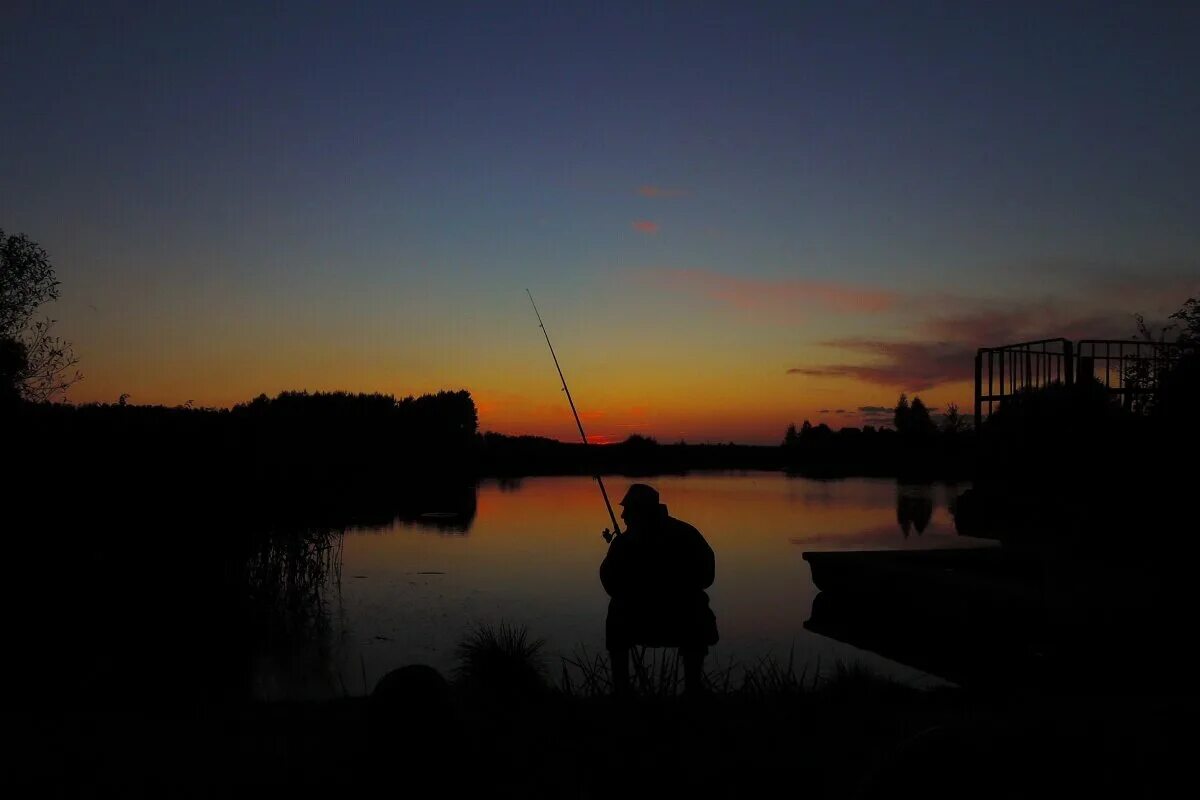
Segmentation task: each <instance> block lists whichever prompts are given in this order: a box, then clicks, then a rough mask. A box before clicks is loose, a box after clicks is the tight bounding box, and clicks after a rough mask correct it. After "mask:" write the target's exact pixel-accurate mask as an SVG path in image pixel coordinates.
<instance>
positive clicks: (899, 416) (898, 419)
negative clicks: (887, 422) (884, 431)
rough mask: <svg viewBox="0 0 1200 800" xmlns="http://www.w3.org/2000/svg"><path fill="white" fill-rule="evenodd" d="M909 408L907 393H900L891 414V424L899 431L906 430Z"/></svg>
mask: <svg viewBox="0 0 1200 800" xmlns="http://www.w3.org/2000/svg"><path fill="white" fill-rule="evenodd" d="M910 412H911V409H909V407H908V395H906V394H904V393H903V392H901V393H900V399H899V400H898V401H897V402H896V410H895V412H894V413H893V414H892V424H893V425H894V426H895V428H896V430H897V431H898V432H900V433H904V432H905V431H906V430H908V418H909V415H910Z"/></svg>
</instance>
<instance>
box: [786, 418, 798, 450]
mask: <svg viewBox="0 0 1200 800" xmlns="http://www.w3.org/2000/svg"><path fill="white" fill-rule="evenodd" d="M798 444H800V434H798V433H797V432H796V423H794V422H793V423H792V424H791V425H788V426H787V433H785V434H784V435H783V446H784V447H795V446H796V445H798Z"/></svg>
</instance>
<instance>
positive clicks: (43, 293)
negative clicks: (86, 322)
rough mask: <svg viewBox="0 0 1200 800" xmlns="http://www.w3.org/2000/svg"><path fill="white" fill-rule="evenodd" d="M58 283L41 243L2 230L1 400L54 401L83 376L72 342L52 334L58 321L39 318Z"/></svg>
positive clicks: (22, 235) (0, 246) (56, 294)
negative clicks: (79, 371)
mask: <svg viewBox="0 0 1200 800" xmlns="http://www.w3.org/2000/svg"><path fill="white" fill-rule="evenodd" d="M58 285H59V284H58V280H57V279H56V278H55V277H54V267H53V265H51V263H50V259H49V258H48V257H47V255H46V251H45V250H44V249H42V247H41V246H40V245H38V244H37V243H36V242H33V241H31V240H30V239H29V238H28V237H27V236H25V234H23V233H21V234H15V235H13V236H6V235H5V234H4V230H3V229H0V402H3V401H6V400H11V399H12V398H14V397H17V396H19V397H22V398H24V399H25V400H30V401H35V402H37V401H43V400H49V399H51V398H52V397H54V396H55V395H58V394H60V393H62V392H65V391H66V390H67V387H69V386H70V385H71V384H72V383H74V382H75V381H77V380H79V379H80V378H82V377H83V376H82V375H80V374H79V373H78V372H73V371H72V367H74V366H75V365H76V364H77V363H79V360H78V359H77V358H76V357H75V354H74V352H72V350H71V344H70V343H69V342H66V341H64V340H63V339H61V338H59V337H58V336H55V335H53V333H52V331H53V328H54V320H52V319H50V318H48V317H47V318H45V319H41V320H34V313H35V312H36V311H37V310H38V308H39V307H40V306H42V305H43V304H45V303H48V302H50V301H52V300H55V299H57V298H58Z"/></svg>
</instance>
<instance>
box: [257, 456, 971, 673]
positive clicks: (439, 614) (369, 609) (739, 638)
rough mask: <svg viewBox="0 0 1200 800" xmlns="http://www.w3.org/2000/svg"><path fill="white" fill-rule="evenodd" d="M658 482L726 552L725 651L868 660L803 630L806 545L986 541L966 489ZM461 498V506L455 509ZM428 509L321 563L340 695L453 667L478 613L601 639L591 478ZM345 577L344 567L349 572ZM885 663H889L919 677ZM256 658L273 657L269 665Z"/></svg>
mask: <svg viewBox="0 0 1200 800" xmlns="http://www.w3.org/2000/svg"><path fill="white" fill-rule="evenodd" d="M609 482H610V483H611V486H610V492H611V493H623V492H624V491H625V489H626V488H627V486H628V484H629V483H632V482H634V480H633V479H620V478H611V479H609ZM653 483H654V485H655V486H656V488H658V489H659V491H660V492H661V493H662V494H663V496H666V497H670V498H671V512H672V514H678V515H679V516H681V517H683V518H685V519H687V520H688V521H689V522H691V523H693V524H694V525H695V526H696V527H697V528H699V529H700V530H702V531H704V534H705V537H706V538H707V539H708V541H709V543H710V544H711V546H712V547H713V550H714V551H715V553H716V563H717V568H716V582H715V583H714V585H713V587H712V589H711V590H710V596H711V598H712V603H713V605H714V606H715V607H719V608H720V609H721V619H722V626H721V627H722V630H721V635H722V641H721V643H720V644H719V645H718V646H717V647H715V648H714V649H713V656H714V657H715V658H714V661H715V662H720V663H726V662H729V661H730V660H738V661H743V662H752V661H753V660H754V659H755V658H758V657H760V656H762V655H766V654H769V653H770V654H775V655H783V654H786V653H788V652H789V650H791V649H793V648H794V649H795V652H796V657H797V659H799V660H806V659H813V658H818V657H821V658H824V659H830V658H833V659H835V660H836V659H837V658H850V657H854V658H861V659H863V660H866V661H867V662H868V663H872V662H871V659H872V658H875V657H873V656H871V655H870V654H864V653H860V652H859V651H854V650H853V649H852V648H848V647H846V646H844V645H840V644H838V643H836V642H830V641H829V640H827V639H825V638H824V637H819V636H816V635H814V634H811V633H809V632H808V631H806V630H805V629H804V625H803V623H804V621H805V619H806V618H807V617H808V614H809V609H810V608H811V606H812V600H813V598H814V597H815V595H816V590H815V587H814V586H813V585H812V581H811V577H810V573H809V569H808V567H807V565H806V564H805V563H804V562H803V561H802V560H801V558H800V556H801V553H802V552H803V551H804V550H814V549H829V550H839V549H840V550H846V549H865V548H896V549H899V548H911V547H918V548H926V547H953V546H963V545H970V544H977V542H973V541H972V540H966V539H964V538H963V537H959V536H957V535H956V534H955V532H954V528H953V523H952V520H951V519H950V517H949V515H948V513H947V511H946V505H947V502H949V501H952V500H953V498H954V497H956V496H957V493H958V491H959V489H958V488H957V487H946V488H945V490H944V491H939V490H938V488H937V487H934V486H898V485H897V484H896V482H895V481H891V480H880V479H847V480H839V481H814V480H811V479H807V478H801V477H789V476H786V475H783V474H781V473H767V472H746V473H736V474H730V473H721V474H714V473H708V474H691V475H686V476H678V475H675V476H662V477H658V478H655V479H654V480H653ZM451 500H453V501H455V502H456V503H457V505H445V503H447V502H449V501H451ZM421 505H422V508H420V509H413V511H414V512H415V513H404V514H398V515H395V516H393V517H392V519H391V520H390V521H389V522H388V523H386V524H383V525H379V526H375V527H373V528H369V529H367V528H354V529H349V530H348V532H347V533H346V535H345V536H344V537H342V539H341V546H340V549H339V550H338V555H339V557H338V560H337V562H336V563H337V565H338V566H340V570H338V569H331V570H328V571H327V572H326V573H324V576H323V578H322V581H321V582H322V585H323V587H324V588H323V592H324V594H323V595H322V597H323V601H322V602H323V603H324V606H323V608H324V612H323V615H324V619H325V622H324V623H321V624H326V625H327V626H328V628H327V630H322V629H321V628H320V627H319V625H318V626H315V627H312V628H311V629H310V631H311V634H312V637H311V639H312V641H313V642H315V643H316V644H314V645H313V648H312V653H311V655H312V657H313V658H319V657H327V661H326V673H330V674H332V675H333V676H334V677H333V678H332V679H325V683H326V684H327V685H331V686H332V687H333V688H332V693H333V694H335V695H338V694H343V693H347V692H348V693H351V694H357V693H360V692H363V691H366V690H367V689H369V687H370V686H372V685H373V683H374V681H376V680H377V679H378V678H379V677H381V676H382V675H384V674H386V673H387V672H389V671H390V670H392V669H394V668H396V667H399V666H403V665H405V664H411V663H425V664H430V665H432V666H434V667H436V668H437V669H439V670H443V671H447V670H449V669H451V668H453V666H454V648H455V645H456V644H457V643H458V641H459V640H460V638H461V636H462V635H463V632H464V631H466V630H468V629H469V628H471V627H472V626H474V625H477V624H480V623H498V622H501V621H508V622H512V623H516V624H523V625H527V626H528V627H529V629H530V631H531V632H532V633H533V634H534V635H535V636H538V637H542V638H545V639H546V640H547V653H548V654H549V655H550V657H551V658H553V657H554V656H556V655H570V654H571V653H572V652H574V651H576V649H577V648H579V647H580V646H583V647H585V648H587V649H588V650H590V651H592V652H598V651H600V650H602V649H603V640H604V639H603V637H604V619H605V610H606V606H607V597H606V595H605V593H604V591H603V589H602V588H601V586H600V583H599V579H598V574H597V570H598V567H599V564H600V561H601V560H602V559H603V557H604V554H605V552H606V546H605V544H604V541H603V540H602V539H601V538H600V531H601V529H602V528H603V527H604V525H605V523H606V522H607V520H606V516H607V515H606V512H605V510H604V506H603V503H602V502H601V500H600V498H599V495H598V493H597V492H596V488H595V483H594V481H593V480H592V479H591V478H588V477H579V476H569V477H544V478H526V479H524V480H521V481H511V480H506V481H496V480H488V481H483V482H481V483H480V484H479V485H478V486H477V487H470V489H469V491H464V490H463V489H462V488H461V487H460V488H459V489H456V490H454V491H452V492H450V493H449V494H448V495H445V496H443V497H439V498H437V499H436V500H433V499H431V500H430V501H428V502H424V503H422V504H421ZM914 531H915V532H916V535H912V532H914ZM468 532H469V533H470V535H469V536H467V535H463V534H466V533H468ZM418 533H435V534H439V535H434V536H427V535H415V534H418ZM789 542H791V543H794V544H797V545H800V546H798V547H793V546H791V545H790V544H789ZM308 552H309V553H310V555H312V556H315V555H316V554H317V553H318V552H321V551H319V550H316V549H312V550H309V551H308ZM283 563H287V560H286V559H285V560H284V562H283ZM341 574H345V575H346V576H348V578H347V579H346V580H345V581H344V582H343V581H341V579H340V575H341ZM309 577H310V578H312V579H314V580H315V579H316V577H318V576H317V574H316V573H309ZM281 580H282V578H281ZM285 583H286V582H285ZM300 585H306V586H307V585H309V584H305V583H304V582H303V581H301V582H300V583H299V584H298V586H297V588H298V589H299V586H300ZM300 594H301V595H303V596H308V597H312V594H311V593H309V594H307V595H304V594H303V592H300ZM285 606H286V604H285ZM317 607H321V606H320V605H319V604H318V606H317ZM282 660H283V659H281V660H280V661H282ZM876 662H878V663H875V666H876V667H878V668H880V669H884V670H885V671H886V670H891V671H892V672H893V673H895V674H900V675H907V676H910V677H911V676H914V675H917V673H914V672H912V671H909V672H907V673H905V672H904V669H903V668H900V667H896V666H895V665H892V664H890V662H885V661H882V659H878V658H876ZM275 663H280V662H275ZM826 663H829V662H828V661H826ZM262 668H263V669H272V668H275V667H274V666H273V665H272V664H268V663H266V662H264V664H263V667H262ZM309 672H312V670H309ZM285 684H286V685H285ZM319 684H320V681H318V680H311V681H308V682H307V685H311V686H317V685H319ZM259 685H261V686H270V687H275V688H276V689H277V690H278V692H279V693H283V694H286V693H287V692H288V691H296V692H300V691H301V689H302V688H303V687H304V686H305V685H306V682H305V681H304V680H292V681H291V682H290V684H288V683H287V682H285V681H281V680H273V679H265V678H264V679H260V681H259ZM296 687H300V688H296ZM318 694H319V692H318ZM273 696H278V694H274V695H273Z"/></svg>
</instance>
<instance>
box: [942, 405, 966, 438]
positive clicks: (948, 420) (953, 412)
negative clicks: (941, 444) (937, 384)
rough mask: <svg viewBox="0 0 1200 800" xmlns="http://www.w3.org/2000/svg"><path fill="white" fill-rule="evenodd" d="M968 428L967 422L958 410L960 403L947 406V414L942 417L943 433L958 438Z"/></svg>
mask: <svg viewBox="0 0 1200 800" xmlns="http://www.w3.org/2000/svg"><path fill="white" fill-rule="evenodd" d="M966 427H967V421H966V419H965V418H964V417H963V415H962V414H961V413H960V412H959V410H958V403H949V404H947V405H946V414H945V416H943V417H942V433H945V434H948V435H950V436H956V435H957V434H960V433H962V432H963V431H964V430H965V429H966Z"/></svg>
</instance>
